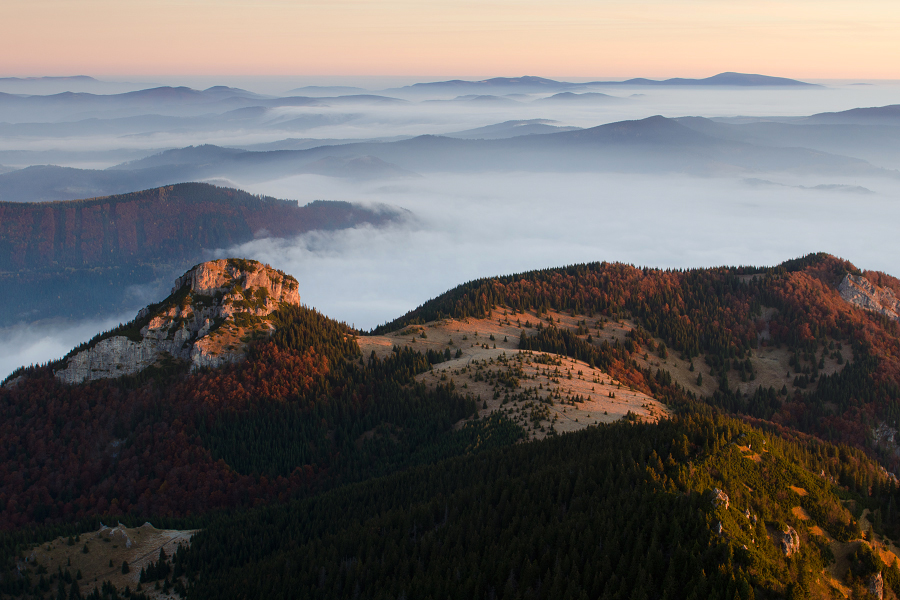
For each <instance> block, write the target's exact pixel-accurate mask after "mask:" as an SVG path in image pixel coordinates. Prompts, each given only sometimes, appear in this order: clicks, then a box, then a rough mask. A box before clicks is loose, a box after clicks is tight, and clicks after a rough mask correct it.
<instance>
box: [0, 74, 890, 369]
mask: <svg viewBox="0 0 900 600" xmlns="http://www.w3.org/2000/svg"><path fill="white" fill-rule="evenodd" d="M206 83H208V82H199V81H198V82H191V81H175V80H173V81H170V82H162V84H161V85H165V84H176V85H181V84H184V85H187V86H190V87H158V88H155V89H148V86H145V85H143V84H140V83H124V82H97V81H92V80H77V81H71V80H70V81H31V82H23V81H18V82H15V81H4V80H0V165H2V166H0V203H21V204H25V203H34V202H50V201H54V202H59V201H70V200H75V199H83V198H91V197H98V196H107V195H112V194H126V193H129V192H136V191H140V190H145V189H150V188H155V187H160V186H167V185H171V184H177V183H182V182H189V181H191V182H193V181H199V182H207V183H212V184H215V185H216V186H224V187H233V188H238V189H241V190H245V191H247V192H250V193H251V194H258V195H263V196H271V197H274V198H280V199H288V200H295V201H297V202H298V203H299V205H301V206H302V205H307V204H309V203H311V202H314V201H317V200H327V201H342V202H349V203H352V204H354V205H361V206H362V207H366V208H368V209H371V211H374V212H373V214H375V213H378V214H381V213H379V212H378V211H391V212H390V214H391V215H392V217H391V218H390V219H380V220H379V219H372V218H368V217H367V218H362V217H359V215H357V217H358V218H357V219H356V220H352V221H346V222H343V221H342V223H343V224H342V225H339V226H338V225H329V226H328V227H321V228H310V230H308V231H304V232H303V233H300V234H299V235H296V236H294V235H279V236H275V235H272V234H271V232H269V233H267V232H266V231H253V232H250V233H252V235H249V236H248V237H247V239H246V240H245V241H242V242H241V243H238V244H236V245H232V246H226V247H204V249H203V252H202V256H201V255H198V258H199V259H209V258H218V257H226V256H237V257H242V258H252V259H256V260H260V261H263V262H267V263H270V264H271V265H272V266H274V267H276V268H279V269H282V270H284V271H286V272H288V273H291V274H293V275H294V276H296V277H297V279H298V280H299V281H300V296H301V299H302V301H303V302H304V303H306V304H308V305H310V306H313V307H315V308H317V309H318V310H320V311H321V312H323V313H325V314H326V315H328V316H330V317H333V318H335V319H339V320H343V321H346V322H347V323H350V324H353V325H355V326H356V327H358V328H361V329H370V328H372V327H374V326H376V325H378V324H380V323H383V322H385V321H387V320H389V319H393V318H395V317H398V316H400V315H401V314H403V313H405V312H407V311H409V310H411V309H413V308H415V307H416V306H418V305H419V304H421V303H422V302H424V301H425V300H427V299H429V298H431V297H433V296H436V295H438V294H440V293H442V292H444V291H446V290H447V289H449V288H452V287H454V286H456V285H457V284H461V283H463V282H465V281H468V280H470V279H473V278H478V277H487V276H492V275H503V274H509V273H514V272H521V271H525V270H531V269H541V268H547V267H555V266H562V265H566V264H572V263H583V262H591V261H621V262H627V263H632V264H635V265H639V266H649V267H660V268H673V269H680V268H691V267H703V266H716V265H751V264H752V265H760V266H765V265H774V264H778V263H780V262H782V261H784V260H788V259H791V258H796V257H799V256H802V255H805V254H808V253H811V252H819V251H822V252H828V253H831V254H835V255H837V256H840V257H842V258H846V259H848V260H850V261H852V262H853V263H854V264H856V265H857V266H858V267H860V268H865V269H875V270H881V271H885V272H887V273H889V274H892V275H895V276H896V275H900V259H898V258H897V257H898V256H900V252H898V251H900V241H898V238H897V236H896V223H898V222H900V203H898V200H900V106H897V105H898V102H900V100H898V98H900V84H897V83H891V82H847V81H843V82H815V83H817V84H819V85H815V86H813V85H809V86H801V85H777V86H776V85H767V86H758V85H718V84H716V85H712V84H709V85H707V84H684V83H682V84H681V85H663V84H656V83H646V82H637V83H633V84H628V85H624V84H611V83H598V84H590V83H587V84H586V83H585V82H570V83H568V84H562V83H559V82H550V83H547V81H546V80H542V81H537V80H527V79H526V80H505V81H498V82H494V83H484V84H471V83H468V84H467V83H466V82H458V83H457V82H452V83H450V84H434V83H432V84H431V86H415V85H410V84H411V83H412V82H410V81H396V80H391V81H388V80H383V81H379V80H374V79H371V78H369V79H366V80H361V81H360V82H353V81H349V80H348V81H344V80H342V81H340V82H335V81H330V82H329V81H299V80H298V81H288V80H266V81H263V80H243V81H220V82H217V83H220V84H227V85H228V86H233V87H224V86H223V87H210V86H206V87H203V86H204V85H205V84H206ZM354 83H355V85H354ZM54 86H55V87H54ZM354 88H355V89H354ZM65 92H75V93H65ZM859 108H869V109H870V110H862V111H858V110H854V109H859ZM422 136H425V137H422ZM342 210H343V209H342ZM385 214H387V213H385ZM188 226H189V224H188ZM9 235H12V234H9ZM17 235H18V234H17ZM15 243H16V242H15V240H13V239H12V238H10V239H8V240H0V251H3V252H11V250H9V248H12V247H13V246H14V244H15ZM4 244H6V245H4ZM0 259H2V257H0ZM3 264H6V263H3ZM9 264H12V263H9ZM88 266H89V265H88ZM181 266H182V265H178V268H179V269H180V268H181ZM11 268H12V267H10V266H8V265H7V266H6V267H3V269H4V270H7V271H10V269H11ZM42 268H45V267H42ZM171 268H172V269H173V271H172V272H168V271H165V269H162V270H161V271H159V272H155V273H154V276H153V277H152V278H151V279H150V280H148V281H146V282H143V281H134V280H130V283H129V287H128V290H126V291H125V292H123V294H124V295H123V299H122V301H121V302H119V303H118V304H116V306H117V307H119V309H117V310H116V311H115V313H116V314H86V315H84V316H83V317H82V318H77V319H73V318H62V317H59V318H53V319H47V318H43V317H42V315H40V314H33V315H30V316H29V317H28V318H22V319H21V320H20V321H19V322H15V323H8V324H7V325H5V326H4V327H2V328H0V377H4V376H5V375H6V374H8V373H9V372H11V371H12V370H13V369H14V368H16V367H18V366H20V365H22V364H29V363H36V362H45V361H47V360H51V359H55V358H59V357H60V356H62V355H63V354H65V353H66V352H67V351H68V350H69V349H70V348H71V347H72V346H74V345H76V344H78V343H80V342H82V341H84V340H86V339H89V338H90V337H92V336H93V335H94V334H96V333H97V332H99V331H101V330H105V329H108V328H109V327H111V326H114V325H116V324H118V323H119V322H122V321H127V320H130V319H131V318H133V317H134V314H135V313H136V311H137V310H138V309H140V308H141V307H142V306H144V305H145V304H147V303H148V302H151V301H154V300H160V299H162V298H163V297H164V296H165V295H166V294H167V293H168V290H169V287H170V286H171V279H172V277H174V276H176V275H177V274H179V273H178V271H177V269H176V267H175V266H174V265H173V266H172V267H171ZM126 292H127V293H126ZM0 294H2V293H0ZM10 297H11V296H10ZM2 298H3V296H0V299H2ZM71 301H72V299H71V298H66V297H65V294H60V297H59V302H61V303H65V302H71ZM4 303H5V302H4Z"/></svg>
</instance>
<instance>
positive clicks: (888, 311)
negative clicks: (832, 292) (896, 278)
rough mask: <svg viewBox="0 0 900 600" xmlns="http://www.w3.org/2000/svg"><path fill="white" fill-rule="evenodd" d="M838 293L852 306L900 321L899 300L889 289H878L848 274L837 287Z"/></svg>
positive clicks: (863, 279) (858, 277)
mask: <svg viewBox="0 0 900 600" xmlns="http://www.w3.org/2000/svg"><path fill="white" fill-rule="evenodd" d="M838 292H840V294H841V298H843V299H844V300H846V301H847V302H849V303H850V304H853V305H854V306H859V307H860V308H865V309H867V310H871V311H873V312H876V313H879V314H882V315H885V316H886V317H889V318H891V319H893V320H895V321H900V300H898V299H897V296H896V295H895V294H894V290H892V289H891V288H888V287H878V286H877V285H875V284H873V283H872V282H871V281H869V280H868V279H866V278H865V277H862V276H859V275H851V274H849V273H848V274H847V276H846V277H844V280H843V281H841V284H840V285H839V286H838Z"/></svg>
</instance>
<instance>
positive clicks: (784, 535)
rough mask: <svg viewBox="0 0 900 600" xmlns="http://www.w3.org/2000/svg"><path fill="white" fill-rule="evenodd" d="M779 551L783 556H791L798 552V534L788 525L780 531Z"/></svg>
mask: <svg viewBox="0 0 900 600" xmlns="http://www.w3.org/2000/svg"><path fill="white" fill-rule="evenodd" d="M781 551H782V552H784V555H785V556H793V555H794V554H796V553H798V552H800V536H799V535H798V534H797V530H796V529H794V528H793V527H791V526H790V525H788V527H787V529H785V530H784V531H782V532H781Z"/></svg>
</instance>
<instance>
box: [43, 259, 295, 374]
mask: <svg viewBox="0 0 900 600" xmlns="http://www.w3.org/2000/svg"><path fill="white" fill-rule="evenodd" d="M298 288H299V286H298V284H297V280H296V279H294V278H293V277H291V276H290V275H285V274H284V273H281V272H280V271H276V270H275V269H272V268H271V267H269V266H265V265H262V264H260V263H258V262H255V261H248V260H240V259H227V260H225V259H223V260H216V261H211V262H206V263H203V264H200V265H197V266H196V267H194V268H193V269H191V270H190V271H188V272H187V273H185V274H184V275H182V276H181V277H179V278H178V279H177V280H176V281H175V287H173V288H172V294H171V295H170V296H169V297H168V298H166V299H165V300H164V301H163V302H161V303H160V304H156V305H151V306H148V307H146V308H144V309H141V311H140V312H139V313H138V314H137V317H136V318H135V320H134V321H132V322H131V323H128V324H126V325H123V326H121V327H119V328H118V329H115V330H113V331H112V332H110V333H108V334H104V335H101V336H98V338H95V339H94V340H93V341H92V342H90V343H89V344H88V347H87V348H85V349H78V350H76V351H73V352H72V353H71V354H70V355H69V356H68V357H67V362H66V367H65V368H64V369H61V370H59V371H57V372H56V377H57V378H58V379H59V380H60V381H62V382H64V383H70V384H75V383H83V382H85V381H93V380H96V379H107V378H113V377H121V376H123V375H134V374H136V373H139V372H141V371H143V370H144V369H146V368H147V367H149V366H151V365H155V364H158V363H160V362H163V361H165V360H167V359H168V360H173V359H174V360H183V361H189V362H190V363H191V368H192V369H196V368H199V367H217V366H219V365H223V364H227V363H232V362H237V361H239V360H240V359H241V358H243V356H244V349H245V343H244V341H243V338H245V337H246V336H247V335H251V334H256V335H260V334H263V335H267V334H270V333H271V332H272V330H273V329H274V327H273V325H272V324H271V322H270V320H269V319H268V318H267V317H268V316H269V315H271V314H272V312H274V311H275V310H276V309H278V308H279V307H281V306H283V305H285V304H288V305H299V304H300V295H299V293H298Z"/></svg>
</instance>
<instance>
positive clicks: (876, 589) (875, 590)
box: [869, 571, 884, 600]
mask: <svg viewBox="0 0 900 600" xmlns="http://www.w3.org/2000/svg"><path fill="white" fill-rule="evenodd" d="M869 593H870V594H872V595H873V596H875V597H876V598H878V600H883V599H884V578H883V577H882V576H881V571H879V572H878V573H875V574H874V575H872V577H870V578H869Z"/></svg>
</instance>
